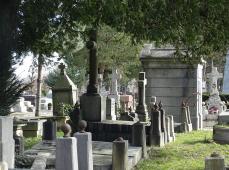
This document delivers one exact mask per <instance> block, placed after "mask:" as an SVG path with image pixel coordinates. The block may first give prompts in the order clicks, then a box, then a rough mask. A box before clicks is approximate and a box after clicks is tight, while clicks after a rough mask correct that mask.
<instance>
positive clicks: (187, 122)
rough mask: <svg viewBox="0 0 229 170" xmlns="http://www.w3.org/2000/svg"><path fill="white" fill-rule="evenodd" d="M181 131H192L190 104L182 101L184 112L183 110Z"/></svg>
mask: <svg viewBox="0 0 229 170" xmlns="http://www.w3.org/2000/svg"><path fill="white" fill-rule="evenodd" d="M180 131H181V132H191V131H192V123H191V118H190V110H189V106H187V105H186V103H184V102H183V103H182V112H181V125H180Z"/></svg>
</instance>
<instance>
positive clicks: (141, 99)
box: [136, 72, 148, 122]
mask: <svg viewBox="0 0 229 170" xmlns="http://www.w3.org/2000/svg"><path fill="white" fill-rule="evenodd" d="M146 83H147V80H146V78H145V72H140V73H139V80H138V105H137V108H136V113H137V114H138V118H139V120H140V121H143V122H146V121H148V111H147V107H146V103H145V85H146Z"/></svg>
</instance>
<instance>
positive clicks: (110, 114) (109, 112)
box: [106, 97, 116, 120]
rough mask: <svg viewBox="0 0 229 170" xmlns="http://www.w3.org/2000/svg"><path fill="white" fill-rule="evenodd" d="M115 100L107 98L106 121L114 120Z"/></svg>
mask: <svg viewBox="0 0 229 170" xmlns="http://www.w3.org/2000/svg"><path fill="white" fill-rule="evenodd" d="M115 111H116V110H115V99H114V98H110V97H107V105H106V119H107V120H116V115H115Z"/></svg>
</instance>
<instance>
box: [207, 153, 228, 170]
mask: <svg viewBox="0 0 229 170" xmlns="http://www.w3.org/2000/svg"><path fill="white" fill-rule="evenodd" d="M205 170H225V164H224V157H223V156H221V155H219V154H217V153H215V152H214V153H212V154H211V156H210V157H206V158H205Z"/></svg>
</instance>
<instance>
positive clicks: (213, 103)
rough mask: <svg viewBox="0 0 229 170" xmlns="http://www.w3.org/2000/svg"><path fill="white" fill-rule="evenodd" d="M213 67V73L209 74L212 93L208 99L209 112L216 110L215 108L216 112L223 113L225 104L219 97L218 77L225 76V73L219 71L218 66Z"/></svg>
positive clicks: (210, 91)
mask: <svg viewBox="0 0 229 170" xmlns="http://www.w3.org/2000/svg"><path fill="white" fill-rule="evenodd" d="M211 68H212V70H211V73H208V74H207V78H208V83H209V93H210V96H209V99H208V101H207V105H208V110H209V112H214V110H216V112H218V113H221V112H222V111H223V104H222V101H221V99H220V97H219V91H218V85H217V81H218V79H220V78H223V74H222V73H219V72H218V71H217V67H214V66H213V65H212V67H211Z"/></svg>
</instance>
